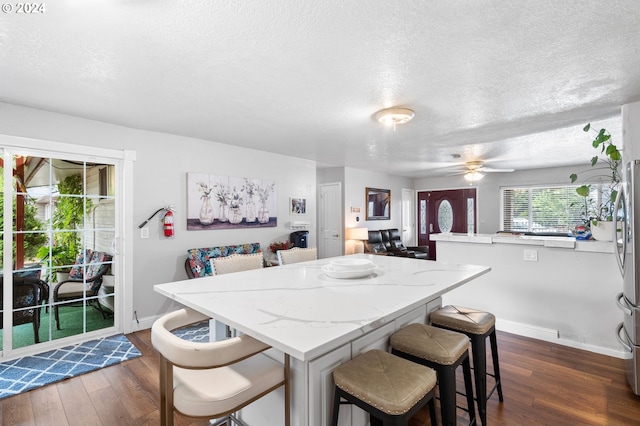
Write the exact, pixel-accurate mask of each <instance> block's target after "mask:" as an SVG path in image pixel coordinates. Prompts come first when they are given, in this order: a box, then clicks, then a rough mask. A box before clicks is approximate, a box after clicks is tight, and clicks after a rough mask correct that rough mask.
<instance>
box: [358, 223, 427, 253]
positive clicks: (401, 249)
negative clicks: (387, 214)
mask: <svg viewBox="0 0 640 426" xmlns="http://www.w3.org/2000/svg"><path fill="white" fill-rule="evenodd" d="M364 251H365V253H371V254H377V255H383V256H399V257H410V258H415V259H427V258H428V257H429V247H428V246H410V247H407V246H405V245H404V243H403V242H402V234H401V232H400V230H399V229H397V228H391V229H382V230H378V231H369V238H368V240H367V241H365V242H364Z"/></svg>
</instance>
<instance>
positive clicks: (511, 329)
mask: <svg viewBox="0 0 640 426" xmlns="http://www.w3.org/2000/svg"><path fill="white" fill-rule="evenodd" d="M496 330H500V331H505V332H507V333H513V334H517V335H519V336H524V337H530V338H532V339H538V340H544V341H545V342H550V343H557V344H559V345H563V346H568V347H571V348H575V349H581V350H585V351H589V352H594V353H597V354H601V355H607V356H612V357H614V358H621V359H625V358H627V354H626V352H624V351H623V350H621V349H620V350H616V349H613V348H608V347H603V346H594V345H588V344H585V343H581V342H577V341H575V340H568V339H563V338H561V337H559V333H558V330H553V329H550V328H543V327H536V326H533V325H529V324H523V323H519V322H514V321H508V320H500V319H496Z"/></svg>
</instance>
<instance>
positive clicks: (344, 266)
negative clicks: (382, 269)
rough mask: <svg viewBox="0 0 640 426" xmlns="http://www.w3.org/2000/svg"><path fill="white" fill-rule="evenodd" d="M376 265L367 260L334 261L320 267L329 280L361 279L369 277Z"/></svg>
mask: <svg viewBox="0 0 640 426" xmlns="http://www.w3.org/2000/svg"><path fill="white" fill-rule="evenodd" d="M377 268H378V265H376V264H375V263H373V262H371V261H370V260H368V259H349V258H346V259H335V260H332V261H331V262H329V263H328V264H327V265H324V266H323V267H322V271H323V272H324V273H325V274H327V275H328V276H329V277H331V278H362V277H366V276H369V275H371V274H372V273H373V272H374V271H375V270H376V269H377Z"/></svg>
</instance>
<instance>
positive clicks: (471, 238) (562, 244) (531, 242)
mask: <svg viewBox="0 0 640 426" xmlns="http://www.w3.org/2000/svg"><path fill="white" fill-rule="evenodd" d="M429 239H430V240H431V241H448V242H458V243H472V244H519V245H528V246H543V247H554V248H566V249H574V250H575V251H586V252H598V253H613V252H614V243H613V242H611V241H595V240H584V241H583V240H576V239H575V238H573V237H548V236H538V235H508V234H458V233H449V234H431V235H430V236H429Z"/></svg>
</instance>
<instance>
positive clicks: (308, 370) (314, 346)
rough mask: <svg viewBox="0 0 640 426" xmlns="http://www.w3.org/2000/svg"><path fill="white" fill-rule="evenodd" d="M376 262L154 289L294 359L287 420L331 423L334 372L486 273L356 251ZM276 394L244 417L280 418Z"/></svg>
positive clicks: (353, 416)
mask: <svg viewBox="0 0 640 426" xmlns="http://www.w3.org/2000/svg"><path fill="white" fill-rule="evenodd" d="M347 258H351V259H368V260H370V261H371V262H373V263H375V264H376V265H377V269H376V270H375V271H374V272H373V273H372V274H370V275H369V276H366V277H363V278H355V279H337V278H330V277H329V276H328V275H327V274H326V273H325V271H324V270H323V266H325V265H328V264H329V263H330V262H331V261H332V260H333V259H321V260H317V261H312V262H304V263H297V264H291V265H285V266H279V267H273V268H264V269H259V270H252V271H245V272H240V273H235V274H227V275H219V276H213V277H205V278H199V279H194V280H185V281H177V282H172V283H166V284H159V285H156V286H155V290H156V291H157V292H159V293H161V294H163V295H165V296H167V297H169V298H171V299H173V300H176V301H177V302H180V303H181V304H183V305H185V306H188V307H190V308H192V309H195V310H197V311H200V312H202V313H204V314H205V315H208V316H210V317H211V318H214V319H216V320H218V321H220V322H223V323H225V324H228V325H229V326H231V327H232V328H234V329H236V330H238V331H239V332H242V333H247V334H249V335H251V336H253V337H255V338H256V339H259V340H262V341H263V342H265V343H267V344H269V345H271V346H272V347H273V349H272V350H271V353H270V355H272V356H273V357H274V358H277V359H282V354H283V353H287V354H289V355H290V356H291V380H292V383H291V385H292V392H291V394H292V401H291V402H292V415H291V419H292V424H293V425H301V426H304V425H328V424H329V423H330V410H331V403H332V396H333V380H332V377H331V372H332V371H333V369H335V368H336V367H337V366H338V365H340V364H341V363H343V362H346V361H347V360H349V359H351V358H352V357H353V356H356V355H358V354H360V353H362V352H364V351H366V350H369V349H373V348H380V349H384V350H387V349H388V338H389V336H390V335H391V334H392V333H394V332H395V331H396V330H398V329H399V328H401V327H403V326H405V325H406V324H409V323H411V322H426V321H427V318H428V313H429V312H430V311H432V310H433V309H435V308H437V307H438V306H440V304H441V300H440V297H441V296H442V295H443V294H444V293H446V292H448V291H451V290H452V289H455V288H457V287H459V286H461V285H463V284H465V283H467V282H469V281H471V280H473V279H475V278H477V277H479V276H481V275H483V274H485V273H487V272H488V271H489V270H490V268H489V267H486V266H477V265H461V264H454V263H444V262H433V261H425V260H417V259H408V258H396V257H391V256H374V255H366V254H360V255H354V256H347ZM282 397H283V392H282V391H279V392H274V393H273V395H267V396H266V397H265V398H263V399H262V400H259V401H257V402H256V403H254V404H252V406H250V407H247V409H245V410H243V412H242V418H243V419H244V420H245V421H247V422H248V423H249V424H257V425H259V424H273V425H279V424H283V420H282ZM344 408H345V409H344V410H343V409H341V410H340V425H364V424H365V422H366V420H365V419H366V417H365V416H364V414H363V412H362V411H360V410H359V409H357V408H353V409H349V407H348V406H345V407H344Z"/></svg>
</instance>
